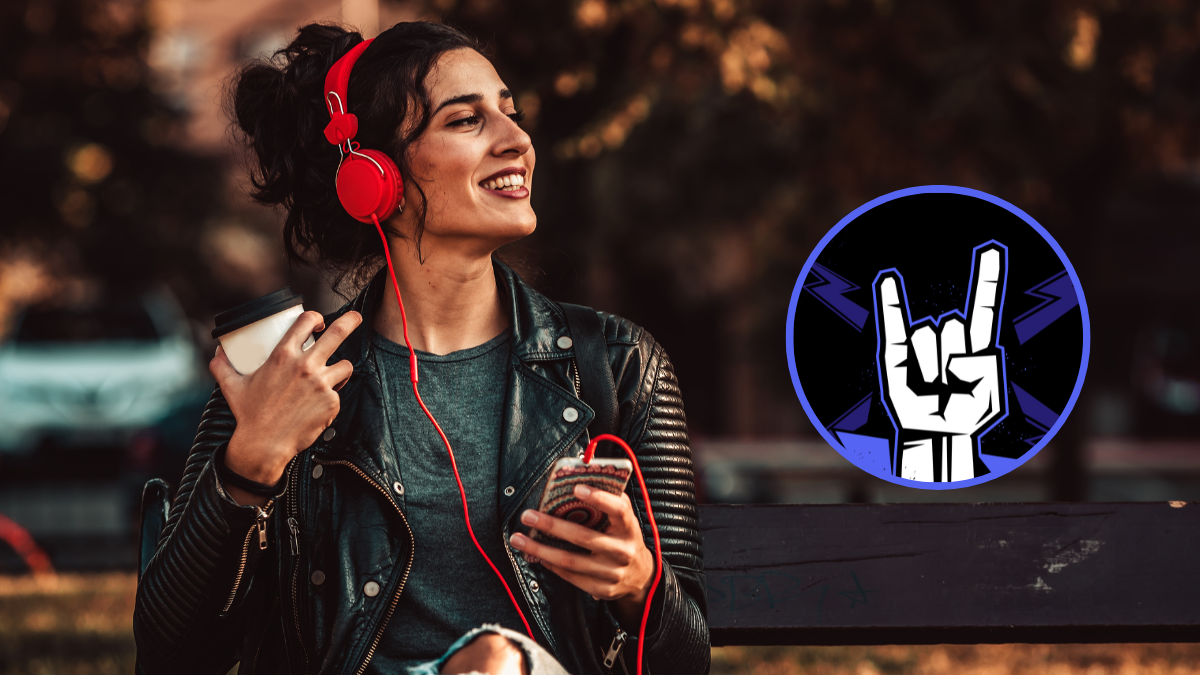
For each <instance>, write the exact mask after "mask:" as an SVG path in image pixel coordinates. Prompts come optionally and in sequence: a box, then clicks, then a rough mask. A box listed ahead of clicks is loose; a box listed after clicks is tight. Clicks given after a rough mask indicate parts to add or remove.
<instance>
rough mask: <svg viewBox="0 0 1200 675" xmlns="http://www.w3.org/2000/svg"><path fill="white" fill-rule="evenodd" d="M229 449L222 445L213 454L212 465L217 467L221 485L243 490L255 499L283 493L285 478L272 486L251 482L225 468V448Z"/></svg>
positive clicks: (226, 444) (225, 444) (226, 445)
mask: <svg viewBox="0 0 1200 675" xmlns="http://www.w3.org/2000/svg"><path fill="white" fill-rule="evenodd" d="M227 447H229V444H228V443H222V444H221V446H220V447H218V448H217V451H216V452H214V453H213V464H215V465H216V467H217V477H219V478H220V479H221V482H222V483H225V484H227V485H232V486H233V487H235V488H238V489H239V490H245V491H246V492H249V493H250V494H252V495H254V496H256V497H275V496H277V495H278V494H279V493H281V492H283V483H284V481H285V480H287V476H284V477H282V478H280V479H279V482H278V483H276V484H274V485H267V484H266V483H259V482H257V481H252V480H250V479H249V478H246V477H245V476H240V475H238V474H236V473H234V472H233V469H230V468H229V467H228V466H225V448H227Z"/></svg>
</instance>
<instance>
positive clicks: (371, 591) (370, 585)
mask: <svg viewBox="0 0 1200 675" xmlns="http://www.w3.org/2000/svg"><path fill="white" fill-rule="evenodd" d="M363 594H364V595H366V596H367V597H368V598H373V597H375V596H377V595H379V584H377V583H375V582H374V581H368V582H367V583H365V584H363Z"/></svg>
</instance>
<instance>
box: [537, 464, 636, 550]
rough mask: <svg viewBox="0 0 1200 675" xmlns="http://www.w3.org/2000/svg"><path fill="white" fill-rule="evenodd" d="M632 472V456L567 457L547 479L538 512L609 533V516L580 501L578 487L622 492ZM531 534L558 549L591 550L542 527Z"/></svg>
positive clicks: (551, 469) (552, 470)
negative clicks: (586, 461) (600, 457)
mask: <svg viewBox="0 0 1200 675" xmlns="http://www.w3.org/2000/svg"><path fill="white" fill-rule="evenodd" d="M632 472H633V464H632V463H631V462H630V461H629V460H628V459H599V458H593V459H592V463H591V464H584V463H583V460H582V459H580V458H578V457H564V458H562V459H560V460H558V461H557V462H555V463H554V466H553V467H551V468H550V478H549V479H547V480H546V487H545V488H544V489H543V490H542V500H541V503H540V504H539V506H538V511H541V512H542V513H547V514H549V515H552V516H555V517H556V518H562V519H563V520H569V521H571V522H573V523H578V524H579V525H583V526H584V527H588V528H591V529H593V530H596V531H597V532H605V531H607V530H608V515H607V514H605V513H604V512H603V511H600V510H599V509H597V508H596V507H594V506H592V505H591V504H588V503H586V502H582V501H580V500H579V498H578V497H576V496H575V486H576V485H587V486H588V487H590V488H592V489H594V490H604V491H605V492H608V493H609V494H614V495H619V494H621V493H622V492H624V491H625V484H626V483H628V482H629V475H630V474H631V473H632ZM530 536H531V537H533V538H534V539H535V540H537V541H540V542H542V543H545V544H549V545H550V546H554V547H556V548H561V549H565V550H567V551H575V552H577V553H587V550H586V549H584V548H582V547H579V546H576V545H575V544H572V543H570V542H567V541H563V540H562V539H559V538H558V537H554V536H551V535H548V534H546V533H544V532H542V531H541V530H537V529H535V530H532V532H531V534H530ZM530 558H532V556H527V559H530ZM531 562H533V560H531Z"/></svg>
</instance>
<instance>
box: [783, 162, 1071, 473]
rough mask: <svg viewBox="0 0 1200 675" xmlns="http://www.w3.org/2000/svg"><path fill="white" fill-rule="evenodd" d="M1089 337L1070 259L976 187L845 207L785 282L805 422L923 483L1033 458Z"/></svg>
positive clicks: (871, 462) (1028, 221)
mask: <svg viewBox="0 0 1200 675" xmlns="http://www.w3.org/2000/svg"><path fill="white" fill-rule="evenodd" d="M1090 342H1091V335H1090V332H1089V327H1088V312H1087V304H1086V303H1085V302H1084V299H1083V291H1082V290H1081V288H1080V285H1079V278H1078V277H1077V276H1076V274H1075V268H1073V267H1072V266H1071V263H1070V261H1068V260H1067V256H1066V255H1065V254H1064V253H1063V251H1062V249H1061V248H1060V247H1059V246H1058V243H1057V242H1055V241H1054V238H1053V237H1051V236H1050V234H1049V233H1048V232H1046V230H1045V229H1043V228H1042V226H1041V225H1038V224H1037V222H1035V221H1034V220H1033V218H1030V217H1029V215H1028V214H1026V213H1025V212H1024V211H1021V210H1020V209H1018V208H1017V207H1015V206H1013V205H1012V204H1009V203H1008V202H1006V201H1004V200H1002V199H998V198H996V197H993V196H991V195H989V194H986V193H983V192H979V191H978V190H971V189H968V188H960V187H953V186H946V185H928V186H923V187H916V188H909V189H906V190H900V191H898V192H893V193H891V194H887V195H884V196H882V197H879V198H878V199H875V200H872V201H870V202H868V203H866V204H864V205H863V206H861V207H859V208H858V209H856V210H855V211H854V212H853V213H851V214H850V215H848V216H846V217H845V218H843V219H842V220H841V222H839V223H838V224H837V225H836V226H834V228H833V229H832V230H830V231H829V232H828V233H827V234H826V235H825V237H824V238H823V239H821V242H820V243H819V244H818V245H817V247H816V249H815V250H814V251H813V252H812V255H810V256H809V257H808V261H807V262H806V263H805V264H804V268H803V269H802V270H801V271H800V276H799V277H798V278H797V280H796V287H795V288H794V289H793V291H792V299H791V304H790V306H789V307H788V320H787V356H788V367H789V368H790V370H791V375H792V383H793V384H794V385H795V387H796V394H797V395H799V397H800V402H801V403H802V404H803V405H804V410H805V412H806V413H808V416H809V419H811V420H812V422H813V424H814V425H815V426H816V428H817V429H818V430H819V431H820V432H821V435H822V436H824V437H825V440H827V441H829V443H830V445H832V446H833V447H834V448H835V449H837V451H838V452H840V453H841V454H842V455H843V456H844V457H845V458H846V459H848V460H850V461H851V462H853V463H854V464H855V465H856V466H858V467H859V468H861V469H863V470H864V471H867V472H868V473H871V474H873V475H875V476H878V477H880V478H883V479H885V480H889V481H891V482H893V483H898V484H901V485H908V486H911V487H918V488H925V489H935V490H938V489H950V488H959V487H967V486H970V485H977V484H979V483H982V482H984V481H988V480H991V479H993V478H996V477H998V476H1002V475H1004V474H1005V473H1008V472H1009V471H1012V470H1013V469H1014V468H1016V467H1017V466H1019V465H1021V464H1022V463H1024V462H1025V461H1026V460H1028V459H1029V458H1030V457H1033V456H1034V455H1035V454H1037V452H1038V451H1039V450H1041V449H1042V448H1043V447H1044V446H1045V445H1046V443H1048V442H1049V441H1050V439H1051V437H1053V436H1054V434H1055V433H1056V432H1057V431H1058V429H1059V428H1060V427H1061V426H1062V424H1063V422H1064V421H1065V420H1066V418H1067V415H1068V414H1070V412H1071V408H1072V407H1073V406H1074V405H1075V400H1076V398H1078V396H1079V389H1080V388H1081V387H1082V386H1083V378H1084V373H1085V371H1086V370H1087V360H1088V351H1089V347H1090Z"/></svg>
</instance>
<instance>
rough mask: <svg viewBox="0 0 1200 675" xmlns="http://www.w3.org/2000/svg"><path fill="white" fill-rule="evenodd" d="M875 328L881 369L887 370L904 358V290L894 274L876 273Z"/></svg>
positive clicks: (905, 345)
mask: <svg viewBox="0 0 1200 675" xmlns="http://www.w3.org/2000/svg"><path fill="white" fill-rule="evenodd" d="M875 324H876V326H877V327H878V329H879V339H880V343H881V344H880V346H881V347H882V349H881V352H882V353H881V354H880V356H882V357H883V365H884V367H885V368H886V369H891V368H894V367H896V366H897V365H899V364H900V363H901V362H902V361H904V359H906V358H908V329H909V320H908V305H907V304H906V303H905V302H904V286H903V282H902V281H901V279H900V275H899V274H898V273H897V272H896V271H895V270H888V271H886V272H880V273H879V276H877V277H875Z"/></svg>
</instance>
